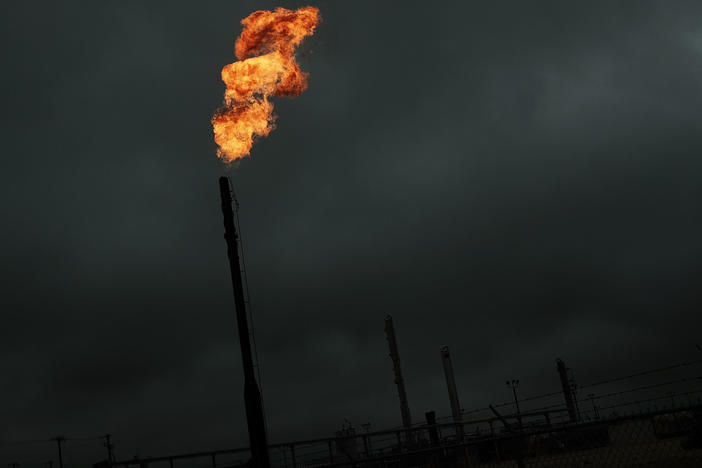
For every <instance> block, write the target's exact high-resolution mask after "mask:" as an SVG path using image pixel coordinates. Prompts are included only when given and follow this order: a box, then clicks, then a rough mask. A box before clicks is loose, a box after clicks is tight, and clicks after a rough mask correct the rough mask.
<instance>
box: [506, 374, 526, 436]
mask: <svg viewBox="0 0 702 468" xmlns="http://www.w3.org/2000/svg"><path fill="white" fill-rule="evenodd" d="M505 383H506V384H507V386H508V387H509V388H511V389H512V395H514V406H516V407H517V422H518V423H519V428H520V429H521V428H522V413H521V412H520V411H519V399H517V387H519V379H512V380H511V381H510V380H508V381H507V382H505Z"/></svg>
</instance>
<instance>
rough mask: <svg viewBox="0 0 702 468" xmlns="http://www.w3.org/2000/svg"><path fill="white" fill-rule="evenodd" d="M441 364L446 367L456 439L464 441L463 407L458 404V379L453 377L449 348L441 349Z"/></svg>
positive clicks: (447, 386) (445, 372) (445, 373)
mask: <svg viewBox="0 0 702 468" xmlns="http://www.w3.org/2000/svg"><path fill="white" fill-rule="evenodd" d="M441 362H442V363H443V365H444V375H445V376H446V388H448V396H449V402H450V403H451V414H452V415H453V422H454V423H456V438H457V439H458V440H463V426H461V425H460V422H461V405H460V403H458V391H457V390H456V378H455V376H454V375H453V365H452V364H451V353H450V352H449V347H448V346H444V347H443V348H441Z"/></svg>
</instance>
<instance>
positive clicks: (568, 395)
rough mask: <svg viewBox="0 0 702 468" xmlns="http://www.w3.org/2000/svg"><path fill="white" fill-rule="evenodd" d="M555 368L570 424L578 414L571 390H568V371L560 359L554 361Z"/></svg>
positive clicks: (576, 418) (575, 419)
mask: <svg viewBox="0 0 702 468" xmlns="http://www.w3.org/2000/svg"><path fill="white" fill-rule="evenodd" d="M556 368H557V369H558V376H559V377H560V379H561V388H562V389H563V398H565V404H566V408H567V409H568V417H569V418H570V420H571V422H575V421H577V420H578V413H577V411H576V410H575V398H573V390H572V389H571V388H570V381H569V380H568V369H567V368H566V365H565V363H564V362H563V361H562V360H560V359H556Z"/></svg>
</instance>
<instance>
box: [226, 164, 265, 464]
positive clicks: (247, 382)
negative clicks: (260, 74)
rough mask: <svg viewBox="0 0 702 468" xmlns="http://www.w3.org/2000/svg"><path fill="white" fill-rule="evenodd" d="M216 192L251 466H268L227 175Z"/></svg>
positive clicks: (237, 239)
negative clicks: (231, 291)
mask: <svg viewBox="0 0 702 468" xmlns="http://www.w3.org/2000/svg"><path fill="white" fill-rule="evenodd" d="M219 193H220V197H221V199H222V215H223V216H224V239H225V240H226V241H227V256H228V257H229V269H230V270H231V274H232V288H233V289H234V305H235V307H236V323H237V326H238V328H239V344H240V346H241V360H242V363H243V365H244V402H245V404H246V421H247V423H248V428H249V442H250V444H251V462H252V463H251V466H252V467H256V468H269V467H270V465H271V463H270V458H269V456H268V441H267V436H266V425H265V422H264V417H263V404H262V402H261V392H260V391H259V388H258V383H257V382H256V374H255V372H254V363H253V354H252V352H251V339H250V336H249V323H248V320H247V317H246V301H245V300H244V285H243V282H242V281H241V266H240V263H239V246H238V241H239V236H238V234H237V232H236V225H235V224H234V211H233V210H232V192H231V188H230V187H229V179H228V178H226V177H220V178H219Z"/></svg>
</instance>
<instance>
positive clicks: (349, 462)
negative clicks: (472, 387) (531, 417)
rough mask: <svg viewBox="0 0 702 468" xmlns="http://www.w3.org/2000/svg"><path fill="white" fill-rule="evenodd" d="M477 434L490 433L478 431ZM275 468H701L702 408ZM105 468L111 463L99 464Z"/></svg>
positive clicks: (340, 451) (385, 445)
mask: <svg viewBox="0 0 702 468" xmlns="http://www.w3.org/2000/svg"><path fill="white" fill-rule="evenodd" d="M481 427H483V428H484V427H489V428H490V429H487V430H484V429H481ZM270 455H271V462H272V465H273V466H274V467H284V468H313V467H368V468H371V467H372V468H380V467H397V468H413V467H417V468H419V467H427V468H429V467H431V468H447V467H544V468H551V467H554V468H555V467H620V466H621V467H650V468H653V467H702V405H695V406H687V407H678V408H674V409H671V408H668V409H666V410H660V411H648V412H642V413H639V414H630V415H627V416H617V415H612V416H610V417H609V418H606V419H604V418H603V419H599V420H591V421H585V422H583V421H576V422H567V423H554V422H552V421H551V420H550V418H549V417H548V415H546V417H545V418H543V419H542V420H541V422H533V421H532V422H530V423H528V424H527V423H524V424H520V423H518V422H509V421H508V420H507V419H505V418H503V417H501V416H500V417H496V418H494V419H490V420H480V421H476V420H473V421H461V422H460V423H458V424H456V423H444V424H424V425H419V426H414V427H412V428H411V429H409V430H408V429H395V430H392V431H380V432H363V433H356V432H355V430H353V429H352V428H348V429H346V430H345V431H341V432H339V433H337V437H334V438H328V439H316V440H309V441H301V442H294V443H290V444H278V445H272V446H271V447H270ZM248 458H249V452H248V450H246V449H241V450H228V451H220V452H209V453H199V454H189V455H180V456H176V457H161V458H150V459H135V460H127V461H122V462H118V463H116V464H114V465H112V466H120V467H125V468H126V467H129V466H131V467H140V468H146V467H148V468H158V467H163V468H167V467H168V468H190V467H192V468H206V467H213V468H222V467H243V466H247V463H248ZM105 465H106V466H110V464H105Z"/></svg>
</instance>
